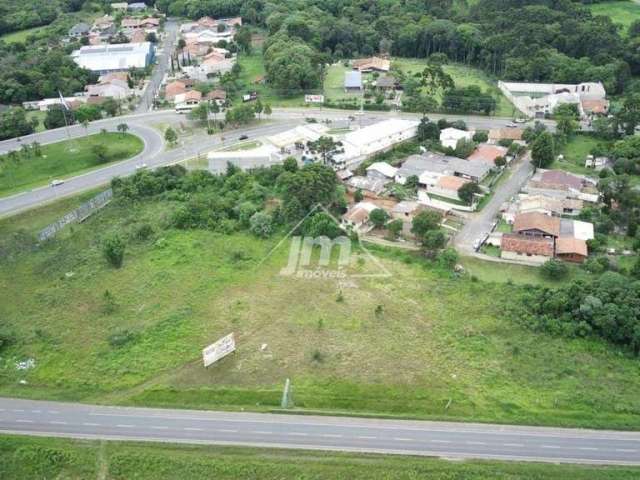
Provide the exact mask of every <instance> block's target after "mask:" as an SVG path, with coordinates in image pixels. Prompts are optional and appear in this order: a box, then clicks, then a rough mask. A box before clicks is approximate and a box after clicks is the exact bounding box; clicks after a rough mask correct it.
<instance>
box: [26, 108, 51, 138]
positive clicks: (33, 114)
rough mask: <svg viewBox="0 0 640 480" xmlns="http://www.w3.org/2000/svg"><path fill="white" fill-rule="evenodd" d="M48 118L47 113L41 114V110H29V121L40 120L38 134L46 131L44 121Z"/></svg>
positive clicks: (37, 128) (37, 127)
mask: <svg viewBox="0 0 640 480" xmlns="http://www.w3.org/2000/svg"><path fill="white" fill-rule="evenodd" d="M46 116H47V112H41V111H40V110H28V111H27V120H31V119H32V118H35V119H36V120H38V125H37V126H36V133H37V132H43V131H45V130H46V128H45V126H44V119H45V118H46Z"/></svg>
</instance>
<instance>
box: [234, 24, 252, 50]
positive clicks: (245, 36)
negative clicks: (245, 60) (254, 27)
mask: <svg viewBox="0 0 640 480" xmlns="http://www.w3.org/2000/svg"><path fill="white" fill-rule="evenodd" d="M234 40H235V41H236V43H237V44H238V47H239V48H240V50H242V51H243V52H245V53H246V54H250V53H251V30H250V29H249V28H248V27H241V28H240V29H238V31H237V32H236V35H235V37H234Z"/></svg>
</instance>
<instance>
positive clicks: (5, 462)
mask: <svg viewBox="0 0 640 480" xmlns="http://www.w3.org/2000/svg"><path fill="white" fill-rule="evenodd" d="M638 474H639V473H638V469H636V468H632V467H589V466H576V465H544V464H534V463H529V464H527V463H515V462H512V463H500V462H484V461H459V462H449V461H446V460H436V459H432V458H420V457H400V456H391V455H389V456H383V455H365V454H352V453H335V452H312V451H291V450H275V449H255V448H236V447H208V446H197V445H171V444H168V445H167V444H159V443H158V444H154V443H135V442H97V441H87V440H67V439H50V438H27V437H19V436H16V437H13V436H1V437H0V476H2V478H7V479H15V480H21V479H25V480H26V479H33V478H79V479H80V478H86V479H89V478H100V479H104V480H109V479H131V478H136V479H138V480H146V479H148V480H161V479H175V478H188V479H189V480H199V479H202V480H205V479H207V480H208V479H211V478H215V479H219V480H282V479H289V478H296V479H301V480H302V479H305V480H306V479H309V480H311V479H325V480H331V479H335V480H343V479H347V478H348V479H354V480H357V479H367V480H383V479H384V480H393V479H414V478H415V479H417V478H425V479H426V478H428V479H429V480H450V479H465V480H485V479H489V478H490V479H498V478H508V479H510V480H524V479H526V480H541V479H545V480H554V479H557V480H564V479H566V478H571V479H572V480H586V479H593V478H598V479H602V480H605V479H606V480H627V479H629V480H631V479H634V478H637V476H638Z"/></svg>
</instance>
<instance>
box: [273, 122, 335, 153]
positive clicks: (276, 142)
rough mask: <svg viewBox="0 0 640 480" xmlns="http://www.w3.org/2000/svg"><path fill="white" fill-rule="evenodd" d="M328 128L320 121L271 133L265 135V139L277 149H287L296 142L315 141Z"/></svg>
mask: <svg viewBox="0 0 640 480" xmlns="http://www.w3.org/2000/svg"><path fill="white" fill-rule="evenodd" d="M328 130H329V128H328V127H327V126H326V125H323V124H321V123H310V124H307V125H301V126H299V127H296V128H292V129H291V130H287V131H284V132H282V133H277V134H275V135H271V136H269V137H267V141H269V142H270V143H271V144H272V145H273V146H275V147H277V148H279V149H287V148H290V147H293V146H294V145H295V144H296V143H302V144H305V143H306V142H315V141H316V140H318V139H319V138H320V137H321V136H322V135H324V134H326V132H327V131H328Z"/></svg>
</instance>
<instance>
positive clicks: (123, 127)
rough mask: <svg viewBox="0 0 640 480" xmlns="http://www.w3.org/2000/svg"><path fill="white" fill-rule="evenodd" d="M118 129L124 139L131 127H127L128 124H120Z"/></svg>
mask: <svg viewBox="0 0 640 480" xmlns="http://www.w3.org/2000/svg"><path fill="white" fill-rule="evenodd" d="M116 128H117V129H118V131H119V132H120V133H121V134H122V136H123V137H124V134H125V133H127V131H128V130H129V125H127V124H126V123H119V124H118V126H117V127H116Z"/></svg>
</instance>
